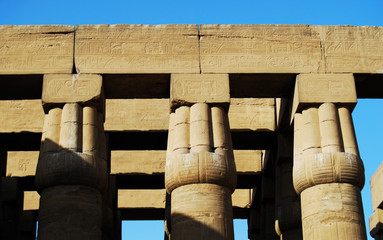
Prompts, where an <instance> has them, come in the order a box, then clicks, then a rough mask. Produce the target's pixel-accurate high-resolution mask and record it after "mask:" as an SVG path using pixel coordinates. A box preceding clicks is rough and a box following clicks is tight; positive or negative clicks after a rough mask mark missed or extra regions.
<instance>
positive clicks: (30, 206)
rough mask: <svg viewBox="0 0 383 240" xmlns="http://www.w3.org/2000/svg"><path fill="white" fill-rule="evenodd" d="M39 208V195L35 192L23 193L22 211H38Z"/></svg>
mask: <svg viewBox="0 0 383 240" xmlns="http://www.w3.org/2000/svg"><path fill="white" fill-rule="evenodd" d="M39 206H40V195H39V194H38V193H37V192H36V191H24V206H23V209H24V211H28V210H38V209H39Z"/></svg>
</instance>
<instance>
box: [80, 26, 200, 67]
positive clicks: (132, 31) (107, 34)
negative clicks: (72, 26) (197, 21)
mask: <svg viewBox="0 0 383 240" xmlns="http://www.w3.org/2000/svg"><path fill="white" fill-rule="evenodd" d="M75 54H76V56H75V63H76V68H77V71H78V72H81V73H176V72H178V73H198V72H199V58H198V54H199V51H198V26H197V25H157V26H149V25H80V26H77V30H76V51H75Z"/></svg>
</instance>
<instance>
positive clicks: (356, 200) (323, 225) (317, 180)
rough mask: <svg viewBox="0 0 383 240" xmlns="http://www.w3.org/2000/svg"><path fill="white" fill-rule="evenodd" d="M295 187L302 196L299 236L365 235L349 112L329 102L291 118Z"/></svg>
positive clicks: (359, 170) (361, 179)
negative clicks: (292, 121) (292, 119)
mask: <svg viewBox="0 0 383 240" xmlns="http://www.w3.org/2000/svg"><path fill="white" fill-rule="evenodd" d="M294 128H295V130H294V134H295V135H294V137H295V139H294V167H293V181H294V188H295V191H296V192H297V193H298V194H300V196H301V210H302V228H303V229H302V231H303V239H306V240H307V239H310V240H311V239H314V240H319V239H320V240H322V239H323V240H325V239H366V230H365V224H364V216H363V208H362V201H361V196H360V191H361V189H362V188H363V185H364V167H363V163H362V161H361V159H360V156H359V151H358V147H357V143H356V138H355V132H354V128H353V124H352V117H351V111H350V110H349V109H348V108H346V107H337V106H336V105H335V104H333V103H323V104H321V105H320V106H319V107H309V108H306V109H304V110H303V111H302V113H296V114H295V118H294Z"/></svg>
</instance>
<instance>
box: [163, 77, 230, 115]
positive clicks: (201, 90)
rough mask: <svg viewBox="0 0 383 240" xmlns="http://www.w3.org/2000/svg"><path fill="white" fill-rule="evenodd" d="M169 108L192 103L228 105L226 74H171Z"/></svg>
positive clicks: (228, 92) (228, 91)
mask: <svg viewBox="0 0 383 240" xmlns="http://www.w3.org/2000/svg"><path fill="white" fill-rule="evenodd" d="M170 84H171V85H170V103H171V108H172V109H174V108H177V107H178V106H182V105H191V104H193V103H225V104H227V105H229V103H230V86H229V75H228V74H172V75H171V81H170Z"/></svg>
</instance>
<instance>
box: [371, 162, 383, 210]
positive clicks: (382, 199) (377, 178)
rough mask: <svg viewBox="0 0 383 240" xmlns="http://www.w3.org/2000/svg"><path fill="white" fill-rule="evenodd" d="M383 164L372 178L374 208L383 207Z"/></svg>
mask: <svg viewBox="0 0 383 240" xmlns="http://www.w3.org/2000/svg"><path fill="white" fill-rule="evenodd" d="M382 184H383V164H381V165H380V166H379V168H378V169H377V170H376V172H375V173H374V175H372V177H371V179H370V186H371V200H372V209H373V210H375V209H378V208H380V209H383V191H382Z"/></svg>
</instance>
